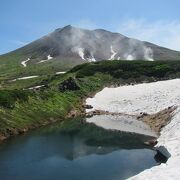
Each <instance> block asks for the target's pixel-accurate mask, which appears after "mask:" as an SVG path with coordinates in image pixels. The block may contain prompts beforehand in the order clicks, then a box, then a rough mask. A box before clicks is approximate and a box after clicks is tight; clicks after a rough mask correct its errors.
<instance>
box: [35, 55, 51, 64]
mask: <svg viewBox="0 0 180 180" xmlns="http://www.w3.org/2000/svg"><path fill="white" fill-rule="evenodd" d="M52 59H53V57H52V56H51V55H48V56H47V59H45V60H41V61H39V62H38V63H37V64H40V63H44V62H47V61H50V60H52Z"/></svg>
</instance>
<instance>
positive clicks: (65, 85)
mask: <svg viewBox="0 0 180 180" xmlns="http://www.w3.org/2000/svg"><path fill="white" fill-rule="evenodd" d="M59 90H60V91H61V92H64V91H77V90H80V87H79V86H78V84H77V82H76V80H75V79H74V78H72V77H70V78H68V79H67V80H65V81H63V82H62V83H61V84H60V85H59Z"/></svg>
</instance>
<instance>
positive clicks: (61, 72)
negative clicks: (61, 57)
mask: <svg viewBox="0 0 180 180" xmlns="http://www.w3.org/2000/svg"><path fill="white" fill-rule="evenodd" d="M65 73H66V72H63V71H60V72H56V75H58V74H65Z"/></svg>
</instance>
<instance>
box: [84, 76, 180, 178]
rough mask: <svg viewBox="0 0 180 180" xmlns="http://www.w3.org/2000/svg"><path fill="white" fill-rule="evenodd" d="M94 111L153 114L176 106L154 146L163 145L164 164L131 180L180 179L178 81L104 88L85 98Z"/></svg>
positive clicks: (179, 101)
mask: <svg viewBox="0 0 180 180" xmlns="http://www.w3.org/2000/svg"><path fill="white" fill-rule="evenodd" d="M87 104H89V105H92V106H93V107H94V109H99V110H107V111H111V112H122V113H126V114H139V113H140V112H147V113H156V112H158V111H160V110H163V109H165V108H167V107H168V106H173V105H176V106H177V110H176V112H174V116H173V118H172V120H171V122H170V123H169V124H168V125H167V126H166V127H164V128H163V130H162V131H161V135H160V137H159V138H158V144H157V145H156V147H160V146H164V147H165V148H166V149H167V150H168V151H169V153H170V154H171V157H170V158H169V159H168V161H167V163H166V164H161V165H159V166H155V167H152V168H151V169H147V170H145V171H143V172H142V173H140V174H138V175H137V176H134V177H131V178H129V179H131V180H141V179H142V180H144V179H151V180H156V179H162V180H166V179H167V180H169V179H175V180H176V179H177V180H178V179H179V177H180V79H174V80H168V81H159V82H154V83H147V84H139V85H135V86H122V87H118V88H105V89H103V90H102V91H101V92H99V93H97V94H96V96H95V97H94V98H89V99H87ZM141 163H143V162H141Z"/></svg>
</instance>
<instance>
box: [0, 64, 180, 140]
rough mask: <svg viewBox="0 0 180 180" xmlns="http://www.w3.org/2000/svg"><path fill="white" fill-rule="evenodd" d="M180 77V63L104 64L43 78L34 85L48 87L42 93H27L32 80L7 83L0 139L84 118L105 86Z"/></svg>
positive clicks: (0, 97)
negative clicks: (87, 102)
mask: <svg viewBox="0 0 180 180" xmlns="http://www.w3.org/2000/svg"><path fill="white" fill-rule="evenodd" d="M70 77H72V78H70ZM177 77H180V61H169V62H162V61H161V62H158V61H156V62H147V61H101V62H95V63H87V64H82V65H78V66H76V67H75V68H73V69H71V70H70V71H69V72H67V73H66V74H64V75H49V76H43V77H41V78H39V80H38V81H35V82H34V83H35V84H33V83H31V85H32V86H33V85H34V86H36V85H41V84H43V85H45V87H44V88H42V89H40V90H24V89H27V88H28V87H29V85H28V83H27V81H28V80H27V81H25V80H24V83H22V84H21V86H19V84H18V83H19V82H12V84H11V85H10V86H9V85H8V82H7V83H6V82H4V83H5V84H4V86H3V87H4V88H3V90H0V137H1V139H4V138H6V137H9V136H12V135H15V134H19V133H23V132H25V131H27V130H29V129H32V128H36V127H40V126H42V125H46V124H49V123H52V122H55V121H62V120H64V119H66V118H68V117H73V116H78V115H82V114H83V110H84V109H83V107H82V103H83V100H84V99H85V98H86V97H88V96H90V95H92V94H94V93H95V92H97V91H99V90H101V89H102V88H103V87H105V86H108V85H111V84H116V85H120V84H126V83H140V82H144V81H155V80H162V79H171V78H177ZM70 79H71V81H70ZM75 86H76V87H78V88H74V87H75Z"/></svg>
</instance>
